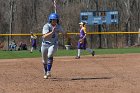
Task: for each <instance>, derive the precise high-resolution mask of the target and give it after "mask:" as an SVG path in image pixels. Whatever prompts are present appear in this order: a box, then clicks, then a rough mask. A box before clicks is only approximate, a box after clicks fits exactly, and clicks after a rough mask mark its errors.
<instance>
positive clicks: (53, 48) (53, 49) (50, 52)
mask: <svg viewBox="0 0 140 93" xmlns="http://www.w3.org/2000/svg"><path fill="white" fill-rule="evenodd" d="M56 50H57V46H56V45H52V46H50V47H49V48H48V63H47V74H48V76H50V73H51V68H52V64H53V55H54V53H55V52H56Z"/></svg>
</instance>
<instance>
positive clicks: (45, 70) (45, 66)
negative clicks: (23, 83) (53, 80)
mask: <svg viewBox="0 0 140 93" xmlns="http://www.w3.org/2000/svg"><path fill="white" fill-rule="evenodd" d="M43 66H44V72H45V73H46V72H47V64H45V63H44V64H43Z"/></svg>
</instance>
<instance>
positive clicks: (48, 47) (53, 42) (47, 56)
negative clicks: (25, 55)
mask: <svg viewBox="0 0 140 93" xmlns="http://www.w3.org/2000/svg"><path fill="white" fill-rule="evenodd" d="M59 32H61V33H62V34H65V33H64V31H63V29H62V27H61V25H60V24H59V15H58V14H57V13H51V14H50V15H49V22H48V23H46V24H45V25H44V27H43V31H42V34H43V36H42V38H43V40H42V46H41V53H42V62H43V66H44V79H47V78H48V77H51V68H52V64H53V55H54V53H55V52H56V50H57V46H58V34H59Z"/></svg>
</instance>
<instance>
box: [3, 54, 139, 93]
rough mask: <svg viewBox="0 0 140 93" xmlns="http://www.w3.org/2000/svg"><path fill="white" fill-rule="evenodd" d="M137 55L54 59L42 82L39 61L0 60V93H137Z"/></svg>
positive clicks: (41, 70) (31, 59) (33, 59)
mask: <svg viewBox="0 0 140 93" xmlns="http://www.w3.org/2000/svg"><path fill="white" fill-rule="evenodd" d="M139 91H140V54H121V55H96V56H95V57H92V56H82V57H81V59H74V57H55V58H54V64H53V68H52V77H51V78H50V79H43V69H42V63H41V58H30V59H29V58H27V59H10V60H7V59H1V60H0V93H139Z"/></svg>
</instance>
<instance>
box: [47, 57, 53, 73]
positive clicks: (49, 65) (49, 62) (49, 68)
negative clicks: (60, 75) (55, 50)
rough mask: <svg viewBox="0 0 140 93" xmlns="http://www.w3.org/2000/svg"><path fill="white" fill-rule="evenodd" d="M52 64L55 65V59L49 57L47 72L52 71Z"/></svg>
mask: <svg viewBox="0 0 140 93" xmlns="http://www.w3.org/2000/svg"><path fill="white" fill-rule="evenodd" d="M52 63H53V57H49V58H48V64H47V71H51V68H52Z"/></svg>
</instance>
